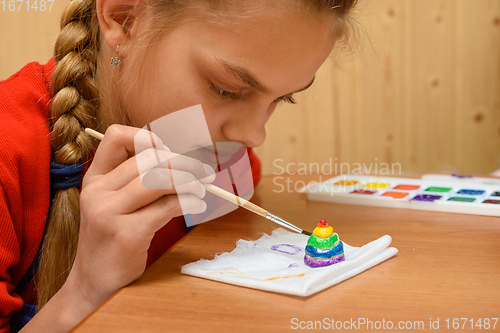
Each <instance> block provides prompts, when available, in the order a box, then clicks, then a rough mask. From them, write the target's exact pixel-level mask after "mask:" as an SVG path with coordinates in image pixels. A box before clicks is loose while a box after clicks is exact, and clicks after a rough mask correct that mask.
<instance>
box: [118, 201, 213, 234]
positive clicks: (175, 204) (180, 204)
mask: <svg viewBox="0 0 500 333" xmlns="http://www.w3.org/2000/svg"><path fill="white" fill-rule="evenodd" d="M206 209H207V204H206V203H205V202H204V201H203V200H200V199H199V198H198V197H196V196H195V195H192V194H179V195H177V196H175V195H166V196H163V197H161V198H160V199H158V200H156V201H155V202H153V203H151V204H150V205H148V206H146V207H144V208H141V209H139V210H138V211H136V212H134V213H133V214H130V215H128V216H127V218H129V219H131V221H144V223H135V222H134V228H137V232H143V233H144V234H147V233H151V232H156V231H158V230H160V229H161V228H162V227H163V226H164V225H165V224H167V223H168V222H169V221H170V220H171V219H172V218H174V217H176V216H181V215H185V214H200V213H203V212H204V211H205V210H206Z"/></svg>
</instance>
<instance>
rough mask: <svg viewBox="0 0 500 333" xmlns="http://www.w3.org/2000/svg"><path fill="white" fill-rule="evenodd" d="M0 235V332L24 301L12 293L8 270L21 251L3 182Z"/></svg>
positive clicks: (8, 326)
mask: <svg viewBox="0 0 500 333" xmlns="http://www.w3.org/2000/svg"><path fill="white" fill-rule="evenodd" d="M2 167H3V166H2ZM0 235H2V237H0V333H8V332H10V325H9V321H10V317H11V315H12V314H13V313H15V312H18V311H20V310H21V309H22V307H23V304H24V302H23V300H22V298H21V297H20V296H19V295H17V294H16V293H14V288H15V286H14V284H13V281H12V276H11V272H10V270H11V269H12V267H15V266H16V265H17V264H18V263H19V260H20V253H21V251H20V247H19V242H18V241H17V235H16V230H15V227H14V223H13V221H12V217H11V215H10V212H9V202H8V199H7V196H6V194H5V189H4V185H3V184H0Z"/></svg>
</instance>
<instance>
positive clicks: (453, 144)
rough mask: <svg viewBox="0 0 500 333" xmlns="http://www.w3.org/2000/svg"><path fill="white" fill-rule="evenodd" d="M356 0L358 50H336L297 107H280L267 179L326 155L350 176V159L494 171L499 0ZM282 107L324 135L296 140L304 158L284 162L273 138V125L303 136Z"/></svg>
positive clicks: (499, 104) (499, 132)
mask: <svg viewBox="0 0 500 333" xmlns="http://www.w3.org/2000/svg"><path fill="white" fill-rule="evenodd" d="M360 4H361V6H360V8H359V10H358V11H359V13H358V15H357V17H358V19H359V21H360V23H361V25H362V26H363V27H364V31H363V30H362V33H361V37H362V38H361V39H362V42H361V44H362V48H361V50H359V51H358V52H356V53H354V54H348V55H346V54H342V53H339V52H335V53H334V54H333V55H332V59H330V60H329V62H328V63H327V64H326V65H325V66H323V68H321V69H320V74H321V75H322V76H325V75H326V76H329V77H330V78H329V79H328V80H326V79H324V80H323V81H318V82H317V83H316V84H315V85H314V86H313V87H312V88H311V90H310V91H307V92H304V93H302V94H301V96H300V98H299V100H300V102H301V103H304V105H301V106H299V107H295V106H283V107H280V109H279V110H277V113H276V116H273V117H274V119H272V121H271V122H270V123H269V124H268V126H267V130H268V133H271V134H270V135H269V140H267V141H266V143H265V144H264V145H263V146H262V147H260V148H258V149H257V152H258V154H259V156H260V157H261V159H262V161H263V170H264V173H272V172H276V171H277V170H276V168H275V167H273V164H272V162H273V160H274V159H276V158H284V159H285V160H286V161H289V162H293V163H299V162H303V163H306V164H309V163H314V162H318V163H324V162H325V161H328V159H329V158H331V157H333V160H334V162H335V161H336V162H337V163H348V164H349V165H350V167H351V170H352V169H353V168H354V164H355V163H366V164H367V165H369V164H370V163H378V164H379V166H380V165H381V164H382V163H389V164H391V163H400V164H401V166H402V169H403V171H410V172H412V171H414V172H446V173H451V172H457V173H489V172H492V171H493V170H495V169H496V168H498V167H499V161H500V123H499V121H500V101H499V98H500V97H499V96H500V82H499V80H500V22H499V21H500V9H499V7H500V0H487V1H468V0H460V1H455V0H419V1H416V0H402V1H398V0H373V1H364V2H363V1H361V3H360ZM365 37H366V38H365ZM325 92H326V93H325ZM312 96H314V97H312ZM321 96H322V97H321ZM312 109H314V112H310V111H311V110H312ZM283 111H285V112H286V114H293V115H294V117H299V116H298V115H297V113H303V117H304V121H305V123H310V122H314V123H316V124H319V125H317V126H316V129H317V131H318V132H320V131H321V132H328V133H329V134H328V136H326V135H325V134H321V135H319V136H318V135H317V136H316V137H312V138H311V137H305V138H303V139H300V138H299V139H298V140H299V141H300V142H301V144H302V145H304V147H305V148H306V150H307V154H302V158H303V159H302V160H296V159H293V160H291V159H290V160H287V158H286V157H285V156H287V154H289V147H290V146H289V143H288V141H287V140H286V139H283V137H279V136H278V135H276V133H275V128H276V126H280V127H281V128H287V129H288V130H287V134H285V136H286V135H291V133H294V132H296V133H298V132H301V131H302V127H303V125H302V127H299V128H295V127H292V126H291V125H290V126H287V122H288V117H287V116H286V115H284V114H283V113H282V112H283ZM318 114H319V115H320V118H319V119H318ZM321 115H322V116H321ZM310 117H315V119H314V120H311V119H309V118H310ZM321 119H322V120H323V121H321ZM293 126H296V124H294V125H293ZM330 132H332V133H330ZM329 138H333V141H328V140H329ZM271 147H274V148H271ZM278 147H279V148H278ZM297 148H298V147H296V146H295V147H294V148H292V149H297ZM271 152H272V153H271ZM299 155H300V154H296V155H295V156H296V157H297V156H299ZM335 158H336V159H337V160H335ZM286 161H285V162H282V163H281V164H284V163H286Z"/></svg>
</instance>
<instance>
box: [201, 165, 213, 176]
mask: <svg viewBox="0 0 500 333" xmlns="http://www.w3.org/2000/svg"><path fill="white" fill-rule="evenodd" d="M203 167H204V168H205V171H206V172H207V177H209V176H212V175H215V171H214V169H212V167H211V166H210V165H208V164H205V163H203Z"/></svg>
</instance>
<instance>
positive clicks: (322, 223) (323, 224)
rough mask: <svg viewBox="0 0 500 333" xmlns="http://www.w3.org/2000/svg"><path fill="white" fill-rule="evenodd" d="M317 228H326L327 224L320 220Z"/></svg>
mask: <svg viewBox="0 0 500 333" xmlns="http://www.w3.org/2000/svg"><path fill="white" fill-rule="evenodd" d="M318 227H319V228H328V223H326V221H325V220H320V221H319V223H318Z"/></svg>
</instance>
